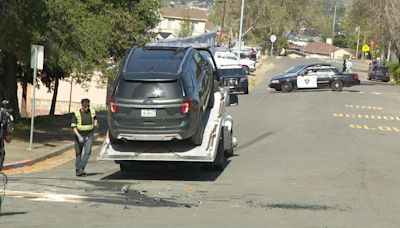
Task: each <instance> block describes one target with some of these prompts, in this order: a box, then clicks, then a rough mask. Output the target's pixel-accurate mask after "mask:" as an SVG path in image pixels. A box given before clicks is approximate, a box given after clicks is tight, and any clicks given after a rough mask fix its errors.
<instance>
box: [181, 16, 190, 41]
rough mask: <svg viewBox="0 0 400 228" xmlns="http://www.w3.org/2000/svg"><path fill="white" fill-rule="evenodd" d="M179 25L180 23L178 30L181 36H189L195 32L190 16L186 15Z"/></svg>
mask: <svg viewBox="0 0 400 228" xmlns="http://www.w3.org/2000/svg"><path fill="white" fill-rule="evenodd" d="M179 25H180V28H179V32H178V36H179V37H187V36H191V35H192V34H193V26H192V21H191V20H190V17H189V16H185V17H184V18H183V20H182V21H181V22H180V24H179Z"/></svg>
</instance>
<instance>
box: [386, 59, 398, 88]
mask: <svg viewBox="0 0 400 228" xmlns="http://www.w3.org/2000/svg"><path fill="white" fill-rule="evenodd" d="M387 66H388V68H389V73H390V82H391V83H393V84H400V64H399V63H395V62H389V63H387Z"/></svg>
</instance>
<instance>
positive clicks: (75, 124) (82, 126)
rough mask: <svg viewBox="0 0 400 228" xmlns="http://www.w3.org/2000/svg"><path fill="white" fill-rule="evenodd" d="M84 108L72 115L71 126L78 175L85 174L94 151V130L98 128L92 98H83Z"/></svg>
mask: <svg viewBox="0 0 400 228" xmlns="http://www.w3.org/2000/svg"><path fill="white" fill-rule="evenodd" d="M81 104H82V108H80V109H79V110H76V111H75V113H74V115H73V116H72V122H71V127H72V129H73V131H74V136H75V137H74V138H75V155H76V161H75V171H76V176H85V175H86V173H85V166H86V163H87V161H88V160H89V156H90V153H91V152H92V145H93V141H94V135H93V131H94V128H98V123H97V119H96V111H95V110H94V109H92V108H90V100H89V99H87V98H85V99H82V100H81Z"/></svg>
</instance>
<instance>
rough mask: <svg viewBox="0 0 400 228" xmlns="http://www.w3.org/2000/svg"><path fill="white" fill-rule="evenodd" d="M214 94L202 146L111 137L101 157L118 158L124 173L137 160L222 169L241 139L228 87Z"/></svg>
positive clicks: (106, 140)
mask: <svg viewBox="0 0 400 228" xmlns="http://www.w3.org/2000/svg"><path fill="white" fill-rule="evenodd" d="M214 96H215V104H214V107H213V108H212V109H211V110H209V113H208V121H207V122H206V123H205V124H206V126H205V130H204V137H203V142H202V144H201V145H200V146H194V145H191V144H189V143H187V142H185V141H183V140H175V141H126V142H124V143H121V144H112V143H111V142H110V140H109V138H108V136H107V137H106V139H105V141H104V143H103V145H102V148H101V151H100V154H99V155H98V157H97V159H98V160H113V161H115V162H116V163H117V164H119V165H120V169H121V171H122V172H125V171H129V170H130V167H132V166H134V164H135V162H137V161H162V162H192V163H197V164H199V163H201V164H203V165H206V166H207V167H209V168H211V169H212V170H217V171H222V170H223V169H224V167H225V162H226V157H230V156H233V149H234V147H236V146H237V139H236V137H235V136H233V119H232V117H231V116H230V115H228V112H227V110H226V107H227V105H228V104H229V101H228V100H229V95H228V92H227V89H226V88H220V90H219V91H217V92H215V93H214Z"/></svg>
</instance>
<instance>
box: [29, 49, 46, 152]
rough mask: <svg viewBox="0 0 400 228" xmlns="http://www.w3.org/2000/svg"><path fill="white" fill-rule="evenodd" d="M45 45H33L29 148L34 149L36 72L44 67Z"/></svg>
mask: <svg viewBox="0 0 400 228" xmlns="http://www.w3.org/2000/svg"><path fill="white" fill-rule="evenodd" d="M43 59H44V47H43V46H41V45H32V46H31V68H32V69H33V84H32V102H31V103H32V105H31V106H32V107H31V108H32V111H31V132H30V137H29V148H28V149H29V150H32V143H33V129H34V125H35V91H36V74H37V70H42V69H43Z"/></svg>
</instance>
